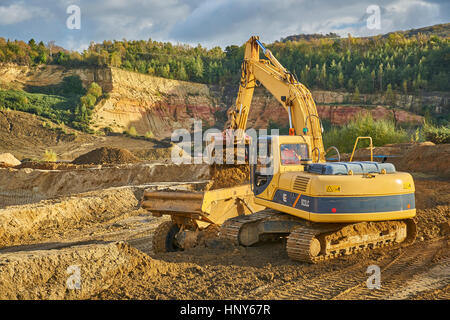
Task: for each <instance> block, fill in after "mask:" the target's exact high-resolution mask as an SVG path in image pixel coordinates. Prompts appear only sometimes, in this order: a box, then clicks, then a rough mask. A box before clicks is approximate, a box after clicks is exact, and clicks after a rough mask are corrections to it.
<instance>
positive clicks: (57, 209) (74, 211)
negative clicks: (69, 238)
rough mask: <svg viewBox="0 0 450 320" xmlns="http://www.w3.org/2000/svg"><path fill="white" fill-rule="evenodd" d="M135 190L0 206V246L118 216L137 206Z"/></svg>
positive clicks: (105, 191) (103, 191)
mask: <svg viewBox="0 0 450 320" xmlns="http://www.w3.org/2000/svg"><path fill="white" fill-rule="evenodd" d="M134 192H135V190H134V189H133V188H132V187H123V188H111V189H106V190H102V191H100V192H89V193H85V194H79V195H76V196H71V197H64V198H60V199H54V200H44V201H41V202H39V203H35V204H29V205H21V206H10V207H7V208H5V209H0V247H4V246H10V245H18V244H23V243H24V242H29V241H32V240H33V239H36V238H39V237H40V236H41V235H42V234H44V233H48V232H62V231H64V230H68V229H71V228H77V227H80V226H82V225H84V224H89V223H96V222H102V221H108V220H110V219H112V218H114V217H117V216H121V215H123V214H125V213H127V212H128V211H131V210H134V209H136V208H137V207H138V203H139V200H138V199H137V196H136V194H135V193H134Z"/></svg>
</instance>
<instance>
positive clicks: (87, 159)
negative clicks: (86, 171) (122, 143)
mask: <svg viewBox="0 0 450 320" xmlns="http://www.w3.org/2000/svg"><path fill="white" fill-rule="evenodd" d="M136 162H139V159H138V158H136V157H135V156H134V155H133V154H132V153H131V152H130V151H128V150H126V149H120V148H108V147H101V148H98V149H95V150H92V151H90V152H88V153H86V154H83V155H81V156H79V157H78V158H76V159H75V160H73V161H72V163H73V164H125V163H136Z"/></svg>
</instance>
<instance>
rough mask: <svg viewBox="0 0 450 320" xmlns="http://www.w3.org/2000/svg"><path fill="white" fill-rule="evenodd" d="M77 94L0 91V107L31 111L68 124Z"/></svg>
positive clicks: (70, 120) (76, 102) (77, 98)
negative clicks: (65, 95) (59, 94)
mask: <svg viewBox="0 0 450 320" xmlns="http://www.w3.org/2000/svg"><path fill="white" fill-rule="evenodd" d="M78 102H79V97H78V96H72V97H63V96H58V95H49V94H43V93H28V92H24V91H16V90H6V91H0V107H2V108H7V109H11V110H16V111H23V112H28V113H33V114H36V115H38V116H42V117H44V118H47V119H50V120H52V121H54V122H57V123H64V124H67V125H70V124H71V122H72V120H73V111H74V109H75V107H76V106H77V104H78Z"/></svg>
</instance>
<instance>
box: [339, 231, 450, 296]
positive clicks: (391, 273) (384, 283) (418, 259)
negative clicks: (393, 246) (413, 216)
mask: <svg viewBox="0 0 450 320" xmlns="http://www.w3.org/2000/svg"><path fill="white" fill-rule="evenodd" d="M443 247H444V248H445V247H446V243H445V241H443V240H442V239H438V240H436V241H433V242H431V243H420V244H416V245H413V246H410V247H407V248H405V249H404V250H403V251H402V253H401V254H400V255H399V256H398V257H397V258H396V259H395V260H394V261H392V263H389V264H388V265H386V266H385V267H382V268H381V288H380V289H373V290H370V289H368V288H367V286H366V282H365V281H363V282H361V283H359V284H358V285H356V286H354V287H349V288H347V290H345V291H343V292H341V293H339V294H338V295H336V296H334V297H332V298H333V299H406V298H409V295H410V294H412V293H413V292H415V293H418V292H419V291H420V292H421V291H425V290H430V289H436V288H438V287H443V286H445V285H446V284H448V283H450V269H449V263H450V262H449V261H450V257H444V258H443V262H444V263H443V264H442V262H439V264H437V263H436V260H435V259H436V258H437V256H438V255H439V254H441V253H442V250H443ZM426 274H430V277H427V276H425V275H426ZM445 275H446V276H445ZM414 277H416V278H417V281H416V283H412V282H411V281H412V280H411V279H414ZM366 278H367V276H366ZM419 278H420V279H419ZM435 280H436V281H435ZM419 289H420V290H419Z"/></svg>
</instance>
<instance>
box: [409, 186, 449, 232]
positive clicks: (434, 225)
mask: <svg viewBox="0 0 450 320" xmlns="http://www.w3.org/2000/svg"><path fill="white" fill-rule="evenodd" d="M414 184H415V187H416V192H415V195H416V208H417V215H416V218H415V219H416V220H417V224H418V238H419V239H420V238H421V237H423V238H424V239H425V240H429V239H433V238H436V237H439V236H441V235H443V231H444V230H443V228H442V227H443V226H444V225H443V224H445V223H446V222H448V221H450V193H449V192H448V190H449V188H450V181H449V180H430V179H414Z"/></svg>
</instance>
